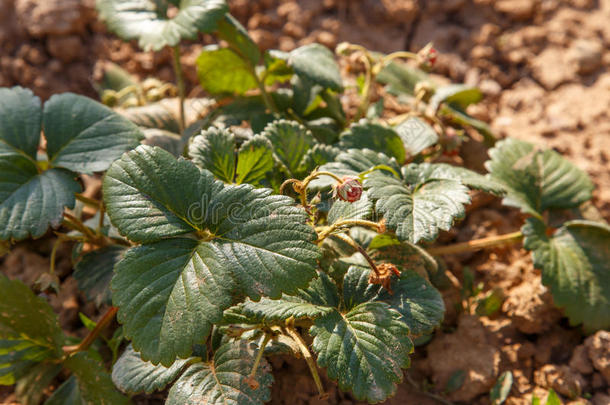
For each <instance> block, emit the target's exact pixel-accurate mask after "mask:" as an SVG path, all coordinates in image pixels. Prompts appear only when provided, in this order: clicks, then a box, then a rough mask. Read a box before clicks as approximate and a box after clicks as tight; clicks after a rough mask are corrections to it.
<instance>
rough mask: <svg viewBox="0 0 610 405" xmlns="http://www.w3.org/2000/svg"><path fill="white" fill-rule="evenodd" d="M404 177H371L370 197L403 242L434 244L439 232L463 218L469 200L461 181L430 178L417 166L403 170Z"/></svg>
mask: <svg viewBox="0 0 610 405" xmlns="http://www.w3.org/2000/svg"><path fill="white" fill-rule="evenodd" d="M402 174H403V176H404V178H403V179H397V178H396V177H392V176H369V177H368V178H367V179H366V180H365V181H364V186H365V188H366V189H368V193H369V197H370V198H371V199H373V200H376V201H377V202H376V204H375V209H376V210H377V211H378V212H380V213H381V214H382V215H383V216H384V218H385V219H386V221H387V226H388V228H390V229H393V230H396V235H397V236H398V238H399V239H400V240H406V241H409V242H411V243H417V242H418V241H420V240H425V241H432V240H434V239H435V238H436V237H437V235H438V231H439V229H442V230H449V229H450V228H451V226H452V225H453V222H454V220H455V219H459V218H463V217H464V214H465V210H464V204H466V203H468V202H470V197H469V195H468V189H467V188H466V187H465V186H464V185H463V184H462V182H461V181H459V180H453V179H436V178H434V177H430V176H431V174H430V173H429V172H428V171H427V170H426V166H418V165H409V166H408V168H403V170H402Z"/></svg>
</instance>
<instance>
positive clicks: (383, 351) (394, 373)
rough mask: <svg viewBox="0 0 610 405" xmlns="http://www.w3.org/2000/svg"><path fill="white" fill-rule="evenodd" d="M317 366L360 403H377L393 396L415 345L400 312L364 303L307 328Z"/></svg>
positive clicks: (379, 304) (331, 315)
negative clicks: (310, 336)
mask: <svg viewBox="0 0 610 405" xmlns="http://www.w3.org/2000/svg"><path fill="white" fill-rule="evenodd" d="M310 333H311V335H312V336H314V341H313V349H314V351H315V352H316V353H317V354H318V365H320V367H327V373H328V377H329V378H330V379H332V380H338V383H339V388H340V389H341V390H348V389H349V390H351V391H352V392H353V394H354V397H355V398H356V399H358V400H360V401H362V400H367V401H369V402H371V403H375V402H381V401H383V400H385V399H386V398H387V397H389V396H391V395H393V394H394V393H395V392H396V383H398V382H400V381H401V380H402V370H401V368H405V367H408V366H409V363H410V361H409V354H410V353H411V351H412V349H413V344H412V343H411V341H410V339H409V338H408V337H407V333H408V328H407V326H406V325H405V324H404V323H403V322H402V321H400V314H398V313H397V312H396V311H394V310H392V309H390V307H389V306H388V305H387V304H385V303H382V302H367V303H364V304H361V305H358V306H356V307H355V308H353V309H351V310H350V311H349V312H347V313H346V314H342V313H340V312H338V311H333V312H332V313H330V314H328V315H326V316H324V317H322V318H318V319H316V320H315V322H314V325H313V326H312V327H311V329H310Z"/></svg>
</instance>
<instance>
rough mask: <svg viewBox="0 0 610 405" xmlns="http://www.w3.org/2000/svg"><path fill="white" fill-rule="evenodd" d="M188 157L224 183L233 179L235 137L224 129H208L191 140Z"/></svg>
mask: <svg viewBox="0 0 610 405" xmlns="http://www.w3.org/2000/svg"><path fill="white" fill-rule="evenodd" d="M189 156H190V157H191V159H193V162H194V163H195V164H196V165H197V166H199V167H200V168H202V169H208V170H209V171H210V172H212V174H214V177H216V178H217V179H219V180H222V181H224V182H225V183H233V178H234V177H235V137H234V136H233V134H232V133H231V132H229V131H228V130H226V129H218V128H214V127H212V128H208V129H206V130H204V131H201V135H197V136H196V137H194V138H193V140H192V142H191V144H190V145H189Z"/></svg>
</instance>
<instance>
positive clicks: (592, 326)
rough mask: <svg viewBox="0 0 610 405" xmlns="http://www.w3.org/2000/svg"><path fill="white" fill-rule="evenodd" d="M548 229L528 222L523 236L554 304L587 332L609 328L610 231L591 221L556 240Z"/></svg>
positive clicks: (572, 225) (570, 226)
mask: <svg viewBox="0 0 610 405" xmlns="http://www.w3.org/2000/svg"><path fill="white" fill-rule="evenodd" d="M546 231H547V230H546V227H545V225H544V224H543V223H542V222H541V221H540V220H538V219H535V218H530V219H528V221H527V223H526V225H524V227H523V229H522V232H523V234H524V235H525V241H524V247H525V248H526V249H527V250H531V251H532V254H533V260H534V266H535V267H536V268H539V269H542V283H543V284H544V285H546V286H549V287H550V289H551V293H552V295H553V301H554V302H555V304H556V305H557V306H560V307H564V308H565V312H566V315H567V316H568V318H570V322H571V323H572V324H574V325H576V324H580V323H582V324H583V327H584V329H585V330H586V331H588V332H593V331H596V330H599V329H608V328H609V327H610V311H608V308H609V307H610V227H609V226H608V225H606V224H601V223H596V222H591V221H570V222H566V223H565V224H564V225H563V226H562V227H561V228H559V229H558V230H557V231H556V232H555V234H554V235H553V236H547V233H546Z"/></svg>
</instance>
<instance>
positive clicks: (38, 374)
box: [15, 363, 61, 405]
mask: <svg viewBox="0 0 610 405" xmlns="http://www.w3.org/2000/svg"><path fill="white" fill-rule="evenodd" d="M60 371H61V365H59V364H53V363H40V364H37V365H36V366H34V367H32V368H31V369H29V370H28V372H27V373H26V374H25V375H24V376H22V377H21V378H20V379H19V381H17V385H16V387H15V395H16V396H17V398H18V399H19V402H20V403H21V404H23V405H38V404H40V400H41V399H42V397H43V395H44V390H45V389H47V388H48V386H49V384H50V383H51V382H52V381H53V379H54V378H55V377H56V376H57V374H59V372H60Z"/></svg>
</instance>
